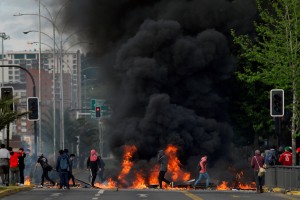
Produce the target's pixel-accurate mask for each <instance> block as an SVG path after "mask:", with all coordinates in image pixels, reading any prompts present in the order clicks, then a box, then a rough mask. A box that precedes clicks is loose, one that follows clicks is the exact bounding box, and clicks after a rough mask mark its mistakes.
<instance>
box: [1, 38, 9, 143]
mask: <svg viewBox="0 0 300 200" xmlns="http://www.w3.org/2000/svg"><path fill="white" fill-rule="evenodd" d="M0 37H1V39H2V58H1V60H2V66H3V65H4V44H3V41H4V40H7V39H9V36H8V35H6V34H5V33H0ZM1 72H2V84H1V85H2V87H4V69H3V68H1ZM4 135H5V131H4V130H2V140H3V143H4Z"/></svg>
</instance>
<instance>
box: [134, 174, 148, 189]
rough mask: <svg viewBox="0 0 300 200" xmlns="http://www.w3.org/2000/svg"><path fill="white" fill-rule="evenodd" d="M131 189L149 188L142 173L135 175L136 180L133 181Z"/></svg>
mask: <svg viewBox="0 0 300 200" xmlns="http://www.w3.org/2000/svg"><path fill="white" fill-rule="evenodd" d="M131 188H135V189H145V188H147V185H146V180H145V178H144V177H143V175H142V173H141V172H139V173H136V174H135V180H134V181H133V183H132V186H131Z"/></svg>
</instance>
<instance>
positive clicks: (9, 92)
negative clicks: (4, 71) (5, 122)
mask: <svg viewBox="0 0 300 200" xmlns="http://www.w3.org/2000/svg"><path fill="white" fill-rule="evenodd" d="M13 96H14V88H13V87H1V99H3V100H10V99H13ZM10 110H11V111H14V103H12V104H10Z"/></svg>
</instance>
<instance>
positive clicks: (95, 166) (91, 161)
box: [87, 149, 101, 187]
mask: <svg viewBox="0 0 300 200" xmlns="http://www.w3.org/2000/svg"><path fill="white" fill-rule="evenodd" d="M100 168H101V163H100V159H99V157H98V156H97V153H96V150H95V149H92V150H91V155H90V156H89V158H88V159H87V169H88V170H90V171H91V176H92V180H91V185H92V187H94V183H95V179H96V177H97V172H98V170H99V169H100Z"/></svg>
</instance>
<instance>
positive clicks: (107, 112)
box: [91, 99, 111, 118]
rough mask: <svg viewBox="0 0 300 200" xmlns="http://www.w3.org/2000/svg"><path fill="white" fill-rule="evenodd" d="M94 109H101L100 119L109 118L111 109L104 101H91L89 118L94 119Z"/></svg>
mask: <svg viewBox="0 0 300 200" xmlns="http://www.w3.org/2000/svg"><path fill="white" fill-rule="evenodd" d="M96 107H100V108H101V117H110V115H111V107H110V104H109V102H108V101H107V100H106V99H91V118H96V112H95V108H96Z"/></svg>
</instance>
